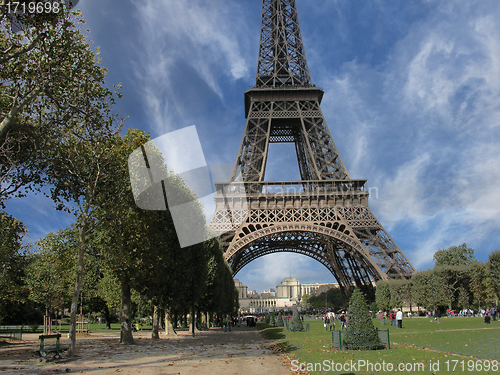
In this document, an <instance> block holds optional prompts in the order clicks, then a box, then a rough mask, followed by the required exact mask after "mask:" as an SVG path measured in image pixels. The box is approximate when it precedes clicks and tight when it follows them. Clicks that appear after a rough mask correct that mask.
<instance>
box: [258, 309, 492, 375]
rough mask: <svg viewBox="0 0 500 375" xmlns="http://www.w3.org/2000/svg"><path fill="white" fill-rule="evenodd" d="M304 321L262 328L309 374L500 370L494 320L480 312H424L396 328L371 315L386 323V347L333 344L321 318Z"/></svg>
mask: <svg viewBox="0 0 500 375" xmlns="http://www.w3.org/2000/svg"><path fill="white" fill-rule="evenodd" d="M306 322H307V323H310V329H311V330H310V331H308V332H283V331H282V329H281V328H267V329H264V330H263V332H264V333H265V334H267V335H268V337H270V338H272V339H274V340H275V341H276V342H277V343H278V345H280V346H281V347H282V348H283V350H284V351H285V352H286V353H287V354H288V356H289V357H290V359H291V360H292V361H293V362H292V365H294V367H293V368H292V370H296V369H298V366H299V365H300V364H301V363H302V364H303V365H302V368H303V369H305V370H306V371H308V372H310V373H311V374H353V373H354V374H393V373H396V372H404V373H421V374H436V375H442V374H499V373H500V368H499V367H497V366H496V363H495V362H492V360H497V361H500V346H499V343H500V323H499V322H498V321H496V322H492V324H491V325H485V324H484V323H483V319H482V318H442V319H441V323H440V324H437V323H434V322H431V321H430V319H427V318H412V319H404V320H403V329H396V328H395V327H390V326H389V325H387V326H384V327H381V325H380V320H379V319H374V324H375V327H377V328H388V329H389V335H390V340H391V349H390V350H377V351H339V350H336V349H332V345H331V333H329V332H326V330H325V328H323V324H322V322H321V321H320V320H310V321H306ZM337 328H338V325H337ZM485 360H486V361H485ZM488 360H489V361H488ZM332 361H333V363H332ZM360 365H361V366H360ZM307 366H309V368H307ZM314 366H315V367H316V371H315V370H314ZM340 366H342V368H340ZM368 366H371V367H368ZM391 366H392V371H391ZM399 366H401V367H399ZM438 366H439V367H438ZM488 368H489V370H488ZM335 369H338V370H340V371H336V370H335ZM453 369H454V370H455V371H452V370H453ZM409 370H412V371H409Z"/></svg>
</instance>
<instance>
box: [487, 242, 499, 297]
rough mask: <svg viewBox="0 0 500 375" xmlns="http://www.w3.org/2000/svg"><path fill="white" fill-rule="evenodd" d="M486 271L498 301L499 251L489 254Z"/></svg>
mask: <svg viewBox="0 0 500 375" xmlns="http://www.w3.org/2000/svg"><path fill="white" fill-rule="evenodd" d="M487 271H488V276H489V278H490V279H491V285H492V286H493V291H494V293H495V295H496V299H497V300H498V299H500V250H495V251H493V252H492V253H491V254H490V256H489V258H488V268H487Z"/></svg>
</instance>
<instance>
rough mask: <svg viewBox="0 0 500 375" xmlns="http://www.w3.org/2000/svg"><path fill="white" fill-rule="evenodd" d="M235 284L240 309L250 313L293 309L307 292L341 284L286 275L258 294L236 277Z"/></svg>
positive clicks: (312, 292)
mask: <svg viewBox="0 0 500 375" xmlns="http://www.w3.org/2000/svg"><path fill="white" fill-rule="evenodd" d="M234 284H235V286H236V288H237V289H238V296H239V303H240V309H241V311H242V312H248V313H260V312H267V311H276V310H281V309H284V310H286V309H291V308H292V307H293V306H295V305H298V304H299V303H300V301H301V299H302V296H304V295H306V294H319V293H322V292H323V291H325V290H328V289H330V288H338V286H339V285H338V284H337V283H315V284H301V283H300V281H299V280H297V279H296V278H295V277H285V279H284V280H283V281H282V282H281V284H280V285H278V286H276V289H272V288H271V289H268V290H265V291H264V292H262V293H261V294H258V293H256V292H255V291H253V292H248V287H247V286H244V285H243V283H242V282H241V281H239V280H238V279H234Z"/></svg>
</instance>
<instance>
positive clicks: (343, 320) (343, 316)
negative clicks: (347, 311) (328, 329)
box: [340, 313, 346, 329]
mask: <svg viewBox="0 0 500 375" xmlns="http://www.w3.org/2000/svg"><path fill="white" fill-rule="evenodd" d="M345 322H346V319H345V315H344V314H343V313H342V315H340V329H344V327H345V325H346V324H345Z"/></svg>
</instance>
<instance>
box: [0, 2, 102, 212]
mask: <svg viewBox="0 0 500 375" xmlns="http://www.w3.org/2000/svg"><path fill="white" fill-rule="evenodd" d="M8 2H9V0H2V1H1V6H0V19H1V21H2V26H4V27H2V29H1V30H0V66H1V69H0V182H1V184H0V185H1V187H0V204H3V201H5V200H6V199H8V198H10V197H12V196H16V195H18V196H22V195H23V191H24V190H23V188H28V189H32V188H33V184H40V183H42V182H43V181H42V178H43V172H44V170H45V167H46V166H45V162H44V158H43V157H42V156H41V155H40V150H42V149H47V148H49V149H50V148H51V145H53V144H54V143H57V137H58V136H59V135H58V134H57V132H53V130H54V128H65V127H66V125H69V126H70V127H71V124H73V123H74V117H75V116H77V117H78V116H79V115H81V110H82V108H81V105H80V104H81V97H82V96H86V95H87V92H86V91H87V89H88V88H89V84H88V83H89V78H90V79H91V80H93V79H95V78H96V76H95V74H93V73H95V72H92V70H94V69H90V70H89V67H91V66H92V67H95V66H96V64H95V61H94V53H93V52H91V51H90V47H89V42H88V41H87V40H86V39H85V37H84V36H83V34H82V33H81V32H80V27H81V26H80V25H79V24H83V23H84V21H83V19H82V17H81V14H80V13H78V12H73V13H71V12H70V11H69V9H68V8H67V7H62V4H60V3H58V4H60V5H61V9H60V11H59V12H57V13H45V12H43V13H33V14H30V13H28V12H26V13H19V12H18V13H13V12H12V13H8V12H7V6H6V4H7V3H8ZM36 2H40V1H39V0H37V1H36ZM54 3H55V2H54ZM13 24H17V25H21V31H22V32H21V33H16V32H14V28H13V27H11V26H12V25H13ZM100 81H102V79H100V80H99V79H98V80H97V82H100Z"/></svg>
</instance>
